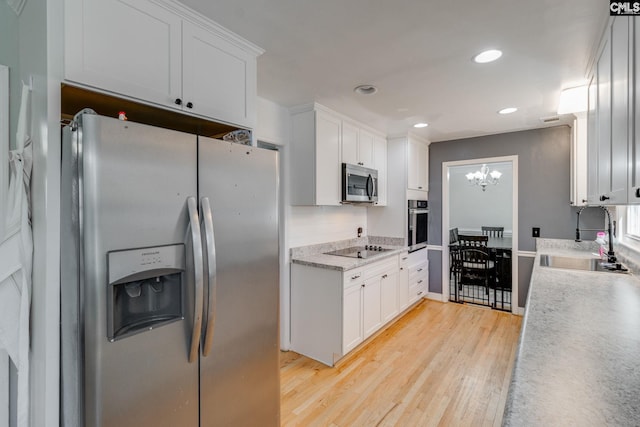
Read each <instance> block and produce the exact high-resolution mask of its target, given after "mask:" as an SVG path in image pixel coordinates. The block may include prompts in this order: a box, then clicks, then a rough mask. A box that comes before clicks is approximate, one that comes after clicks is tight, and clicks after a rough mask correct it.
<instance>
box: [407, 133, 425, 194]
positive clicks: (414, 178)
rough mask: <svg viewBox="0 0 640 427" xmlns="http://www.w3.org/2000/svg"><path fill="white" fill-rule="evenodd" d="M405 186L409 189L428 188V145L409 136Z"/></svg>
mask: <svg viewBox="0 0 640 427" xmlns="http://www.w3.org/2000/svg"><path fill="white" fill-rule="evenodd" d="M408 145H409V147H408V150H409V153H408V159H407V160H408V162H407V163H408V164H407V172H408V174H407V187H408V189H409V190H417V191H427V190H428V188H429V146H428V145H427V144H426V143H424V142H422V141H420V140H418V139H416V138H415V137H412V136H410V137H409V144H408Z"/></svg>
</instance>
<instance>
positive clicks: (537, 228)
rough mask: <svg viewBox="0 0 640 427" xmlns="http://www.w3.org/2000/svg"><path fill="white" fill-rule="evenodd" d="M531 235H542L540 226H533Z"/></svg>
mask: <svg viewBox="0 0 640 427" xmlns="http://www.w3.org/2000/svg"><path fill="white" fill-rule="evenodd" d="M531 237H540V227H533V228H532V229H531Z"/></svg>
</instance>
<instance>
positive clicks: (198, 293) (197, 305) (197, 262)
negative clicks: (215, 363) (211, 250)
mask: <svg viewBox="0 0 640 427" xmlns="http://www.w3.org/2000/svg"><path fill="white" fill-rule="evenodd" d="M187 207H188V209H189V227H190V229H191V244H192V245H193V270H194V271H193V273H194V278H195V289H194V290H195V302H194V307H193V332H192V333H191V348H190V351H189V363H193V362H195V361H196V360H198V350H199V349H200V334H201V332H202V305H203V299H204V296H203V292H204V289H203V288H204V286H203V265H202V240H201V239H200V220H199V218H198V204H197V202H196V199H195V197H188V198H187Z"/></svg>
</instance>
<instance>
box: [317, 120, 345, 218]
mask: <svg viewBox="0 0 640 427" xmlns="http://www.w3.org/2000/svg"><path fill="white" fill-rule="evenodd" d="M340 127H341V121H340V119H338V118H336V117H333V116H331V115H329V114H327V113H325V112H324V111H316V147H315V155H316V171H315V179H316V205H336V206H337V205H340V199H341V198H342V193H341V191H340V185H341V180H342V178H341V177H342V169H341V167H342V166H341V164H340Z"/></svg>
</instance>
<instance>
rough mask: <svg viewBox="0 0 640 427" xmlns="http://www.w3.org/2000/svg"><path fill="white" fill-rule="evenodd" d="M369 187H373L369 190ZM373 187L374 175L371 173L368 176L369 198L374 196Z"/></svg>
mask: <svg viewBox="0 0 640 427" xmlns="http://www.w3.org/2000/svg"><path fill="white" fill-rule="evenodd" d="M369 188H371V190H369ZM373 188H374V185H373V177H372V176H371V174H369V176H368V177H367V197H368V198H369V200H371V199H372V198H373Z"/></svg>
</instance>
